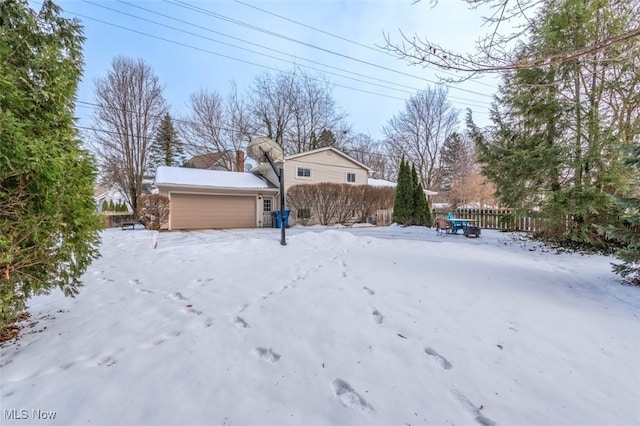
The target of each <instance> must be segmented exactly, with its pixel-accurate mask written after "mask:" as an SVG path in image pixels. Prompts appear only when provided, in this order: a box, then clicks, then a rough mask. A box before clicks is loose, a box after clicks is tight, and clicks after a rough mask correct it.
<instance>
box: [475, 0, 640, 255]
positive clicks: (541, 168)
mask: <svg viewBox="0 0 640 426" xmlns="http://www.w3.org/2000/svg"><path fill="white" fill-rule="evenodd" d="M638 15H639V12H638V10H637V8H635V10H634V8H633V6H632V4H629V3H628V2H618V1H613V2H606V1H592V2H584V1H582V0H558V1H550V2H544V3H543V6H542V7H541V9H540V16H539V19H537V20H536V21H535V24H534V25H532V29H531V34H530V38H529V40H528V42H527V43H526V44H524V45H522V46H521V47H520V51H519V52H518V55H519V57H520V59H521V61H522V62H527V61H529V58H532V57H546V56H549V55H555V54H556V53H558V52H564V51H567V50H569V49H576V48H586V47H587V46H591V45H597V44H598V43H599V42H600V41H601V40H603V39H610V38H612V37H615V36H616V35H617V34H620V33H621V32H624V31H625V30H626V29H627V28H631V27H633V25H635V24H634V23H635V22H637V21H638V18H639V16H638ZM636 43H637V41H636ZM637 55H638V53H637V49H634V48H633V42H632V41H620V42H618V43H617V44H616V47H615V48H612V49H610V50H609V49H608V50H607V51H606V52H601V53H598V54H593V55H587V56H583V57H582V58H581V59H580V60H576V61H561V62H557V63H554V62H552V63H549V64H545V65H541V66H540V67H539V68H529V69H520V70H516V71H513V72H510V73H508V74H506V75H505V76H504V80H503V84H502V85H501V87H500V89H499V94H498V96H497V98H496V102H495V103H494V106H493V108H492V111H491V114H492V117H491V118H492V121H493V126H492V127H491V128H490V130H489V131H488V132H481V131H480V130H479V129H477V128H476V127H475V125H473V123H472V121H471V120H470V119H468V127H469V129H470V131H471V132H470V133H471V134H472V135H473V137H474V139H475V141H476V147H477V153H478V158H479V160H480V161H481V162H482V163H483V165H484V168H483V173H484V174H485V175H486V176H487V177H488V178H489V180H491V181H492V182H493V183H494V184H495V187H496V195H497V197H498V199H499V200H500V202H501V204H503V205H505V206H509V207H512V208H515V209H517V210H520V211H521V213H523V214H529V213H530V212H531V211H535V212H537V214H538V216H539V217H540V218H541V219H542V221H541V222H539V223H540V230H539V231H538V236H539V237H541V238H543V239H545V240H550V241H554V242H556V243H559V244H563V245H565V244H566V245H571V246H581V247H586V248H605V247H606V244H607V242H606V241H605V240H604V239H603V238H602V237H601V236H600V235H598V233H597V232H596V227H595V226H594V225H604V224H606V223H607V222H608V221H609V219H610V217H615V216H616V215H617V213H618V211H617V210H618V209H619V207H618V206H616V205H614V203H613V202H612V198H611V197H610V196H609V195H610V194H612V195H616V196H624V195H625V194H623V192H624V191H627V188H629V179H630V174H629V172H628V170H626V169H625V168H624V167H623V166H622V162H621V160H620V154H619V152H620V150H619V148H620V147H621V146H625V145H631V144H633V140H634V136H633V135H637V134H638V132H640V127H639V126H640V122H638V120H633V119H629V117H632V116H634V114H636V108H637V106H635V105H636V104H635V103H634V102H635V101H632V100H631V99H630V98H628V97H627V95H626V94H627V93H637V92H638V90H640V74H638V73H637V68H634V69H635V71H631V69H629V67H628V66H626V65H624V64H625V63H635V62H636V61H637V58H638V56H637ZM631 68H633V67H631ZM567 225H568V226H567Z"/></svg>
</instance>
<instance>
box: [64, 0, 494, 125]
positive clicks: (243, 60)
mask: <svg viewBox="0 0 640 426" xmlns="http://www.w3.org/2000/svg"><path fill="white" fill-rule="evenodd" d="M65 11H66V12H67V13H70V14H72V15H74V16H78V17H80V18H84V19H88V20H91V21H95V22H99V23H102V24H105V25H109V26H112V27H115V28H120V29H123V30H126V31H130V32H133V33H137V34H140V35H144V36H147V37H150V38H154V39H157V40H161V41H165V42H167V43H171V44H175V45H178V46H183V47H187V48H190V49H193V50H197V51H200V52H204V53H208V54H210V55H215V56H220V57H223V58H227V59H231V60H233V61H238V62H242V63H245V64H249V65H253V66H256V67H260V68H264V69H268V70H272V71H276V72H280V71H281V70H278V69H277V68H273V67H269V66H266V65H263V64H258V63H255V62H251V61H248V60H245V59H240V58H236V57H233V56H229V55H225V54H222V53H219V52H214V51H211V50H208V49H204V48H201V47H197V46H193V45H190V44H187V43H182V42H179V41H175V40H171V39H168V38H165V37H161V36H157V35H153V34H149V33H146V32H144V31H139V30H136V29H133V28H128V27H125V26H123V25H119V24H114V23H112V22H108V21H104V20H102V19H97V18H93V17H90V16H87V15H83V14H80V13H77V12H73V11H70V10H68V9H65ZM312 80H315V81H320V80H318V79H314V78H312ZM370 84H371V83H370ZM332 85H333V86H335V87H341V88H344V89H347V90H353V91H357V92H361V93H367V94H370V95H375V96H381V97H385V98H389V99H395V100H400V101H406V99H405V98H399V97H396V96H391V95H387V94H383V93H378V92H372V91H369V90H364V89H358V88H355V87H352V86H346V85H343V84H339V83H332ZM464 106H468V107H470V108H471V107H474V105H464ZM475 107H476V108H483V107H478V106H475ZM475 112H476V113H477V114H486V112H485V111H475Z"/></svg>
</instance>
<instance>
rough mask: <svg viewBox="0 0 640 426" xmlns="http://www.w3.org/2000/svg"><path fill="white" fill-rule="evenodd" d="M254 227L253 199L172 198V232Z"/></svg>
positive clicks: (252, 197) (213, 197) (254, 208)
mask: <svg viewBox="0 0 640 426" xmlns="http://www.w3.org/2000/svg"><path fill="white" fill-rule="evenodd" d="M255 227H256V198H255V197H254V196H236V195H201V194H171V229H228V228H255Z"/></svg>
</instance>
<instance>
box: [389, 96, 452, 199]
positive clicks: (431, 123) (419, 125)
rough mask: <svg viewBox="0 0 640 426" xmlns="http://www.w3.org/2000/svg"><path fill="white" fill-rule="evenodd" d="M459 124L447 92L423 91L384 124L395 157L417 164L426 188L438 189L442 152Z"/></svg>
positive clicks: (391, 151)
mask: <svg viewBox="0 0 640 426" xmlns="http://www.w3.org/2000/svg"><path fill="white" fill-rule="evenodd" d="M457 124H458V112H457V111H456V110H455V109H453V108H452V107H451V105H450V104H449V101H448V100H447V91H446V90H445V89H442V88H436V89H426V90H423V91H421V92H418V93H417V94H416V95H414V96H412V97H411V98H409V100H408V101H407V102H406V104H405V108H404V110H403V111H401V112H400V113H398V115H396V116H394V117H393V118H392V119H391V120H389V122H388V124H387V125H386V126H384V128H383V130H384V133H385V135H386V138H387V139H386V143H387V149H388V150H389V152H390V153H391V155H392V156H394V157H397V158H400V157H404V158H405V159H406V160H408V161H409V163H412V164H414V165H415V167H416V171H417V172H418V177H419V178H420V183H421V184H422V186H423V188H425V189H433V188H439V187H440V185H441V182H442V174H441V173H440V169H441V167H440V166H441V164H440V161H441V158H440V152H441V150H442V147H443V145H444V142H445V140H446V139H447V137H448V136H449V135H450V134H451V133H453V132H454V131H455V129H456V126H457Z"/></svg>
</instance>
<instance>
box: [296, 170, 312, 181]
mask: <svg viewBox="0 0 640 426" xmlns="http://www.w3.org/2000/svg"><path fill="white" fill-rule="evenodd" d="M296 177H297V178H298V179H311V169H310V168H308V167H298V168H297V169H296Z"/></svg>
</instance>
